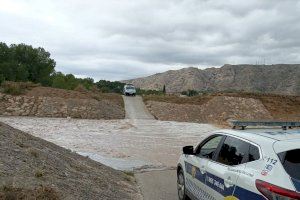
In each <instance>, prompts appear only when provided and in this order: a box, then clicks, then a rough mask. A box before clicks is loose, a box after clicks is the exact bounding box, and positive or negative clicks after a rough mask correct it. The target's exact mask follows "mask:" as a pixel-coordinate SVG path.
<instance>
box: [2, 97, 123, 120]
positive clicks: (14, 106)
mask: <svg viewBox="0 0 300 200" xmlns="http://www.w3.org/2000/svg"><path fill="white" fill-rule="evenodd" d="M0 115H6V116H36V117H72V118H82V119H123V118H124V115H125V113H124V109H123V108H122V107H121V106H120V105H118V104H115V103H112V102H109V101H108V100H100V101H98V100H96V99H75V98H74V99H72V98H67V99H66V98H60V97H45V96H25V95H24V96H11V95H6V94H2V93H0Z"/></svg>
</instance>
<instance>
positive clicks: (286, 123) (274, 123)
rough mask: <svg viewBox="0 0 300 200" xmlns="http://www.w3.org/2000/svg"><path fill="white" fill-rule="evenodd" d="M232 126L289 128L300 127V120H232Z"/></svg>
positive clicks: (234, 127) (242, 127)
mask: <svg viewBox="0 0 300 200" xmlns="http://www.w3.org/2000/svg"><path fill="white" fill-rule="evenodd" d="M230 123H231V124H232V128H233V129H236V128H241V129H242V130H244V129H245V128H246V127H247V126H270V127H278V126H279V127H281V128H282V129H283V130H286V129H287V128H294V127H300V122H292V121H239V120H232V121H230Z"/></svg>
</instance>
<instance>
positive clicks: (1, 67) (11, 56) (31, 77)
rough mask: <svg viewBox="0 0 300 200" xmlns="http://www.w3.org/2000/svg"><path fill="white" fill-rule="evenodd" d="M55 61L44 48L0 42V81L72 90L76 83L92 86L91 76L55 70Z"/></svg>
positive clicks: (87, 87)
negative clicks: (78, 75)
mask: <svg viewBox="0 0 300 200" xmlns="http://www.w3.org/2000/svg"><path fill="white" fill-rule="evenodd" d="M55 66H56V63H55V61H54V60H53V59H51V58H50V53H49V52H47V51H45V49H43V48H41V47H39V48H33V47H32V46H29V45H25V44H12V45H10V46H8V45H6V44H5V43H0V83H1V82H3V81H14V82H27V81H29V82H33V83H40V84H41V85H43V86H50V87H56V88H62V89H69V90H73V89H75V88H76V87H77V86H78V85H83V86H84V87H85V88H86V89H91V88H92V87H93V86H94V80H93V79H92V78H84V79H80V78H76V77H75V76H74V75H73V74H66V75H65V74H63V73H61V72H56V71H55Z"/></svg>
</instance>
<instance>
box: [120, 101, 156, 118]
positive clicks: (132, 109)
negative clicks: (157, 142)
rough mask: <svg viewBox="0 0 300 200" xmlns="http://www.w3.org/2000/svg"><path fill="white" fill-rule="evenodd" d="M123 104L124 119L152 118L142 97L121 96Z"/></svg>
mask: <svg viewBox="0 0 300 200" xmlns="http://www.w3.org/2000/svg"><path fill="white" fill-rule="evenodd" d="M123 100H124V104H125V112H126V114H125V118H126V119H152V120H154V117H153V116H152V115H151V114H150V113H149V111H148V110H147V108H146V107H145V104H144V102H143V99H142V97H140V96H135V97H132V96H129V97H128V96H123Z"/></svg>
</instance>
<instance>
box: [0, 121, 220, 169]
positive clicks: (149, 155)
mask: <svg viewBox="0 0 300 200" xmlns="http://www.w3.org/2000/svg"><path fill="white" fill-rule="evenodd" d="M0 121H2V122H4V123H7V124H8V125H10V126H12V127H14V128H17V129H20V130H22V131H25V132H28V133H30V134H32V135H34V136H37V137H40V138H43V139H45V140H47V141H50V142H53V143H55V144H57V145H60V146H62V147H65V148H68V149H71V150H72V151H75V152H77V153H79V154H81V155H84V156H89V157H90V158H91V159H94V160H96V161H99V162H101V163H103V164H105V165H108V166H111V167H112V168H115V169H118V170H128V171H131V170H136V171H138V170H141V171H143V170H155V169H169V168H174V167H175V166H176V163H177V160H178V158H179V156H180V154H181V149H182V147H183V146H185V145H194V146H195V145H197V144H198V143H199V142H200V141H201V140H202V139H203V138H204V137H206V136H208V135H209V134H210V133H211V132H212V131H214V130H216V129H217V128H216V127H214V126H212V125H208V124H197V123H185V122H168V121H157V120H151V119H147V120H143V119H125V120H84V119H65V118H63V119H60V118H31V117H0Z"/></svg>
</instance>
